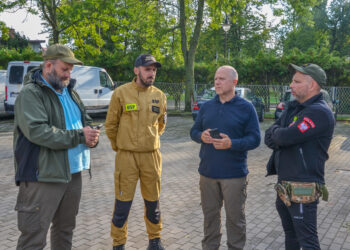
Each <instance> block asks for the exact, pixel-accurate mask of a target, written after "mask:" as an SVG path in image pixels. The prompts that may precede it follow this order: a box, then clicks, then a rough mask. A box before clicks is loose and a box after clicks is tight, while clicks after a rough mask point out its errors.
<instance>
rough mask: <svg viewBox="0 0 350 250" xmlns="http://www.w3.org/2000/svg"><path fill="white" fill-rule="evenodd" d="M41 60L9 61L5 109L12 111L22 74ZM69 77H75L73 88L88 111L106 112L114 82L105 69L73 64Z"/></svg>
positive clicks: (20, 84)
mask: <svg viewBox="0 0 350 250" xmlns="http://www.w3.org/2000/svg"><path fill="white" fill-rule="evenodd" d="M40 64H42V62H38V61H35V62H34V61H17V62H9V64H8V69H7V72H9V73H8V75H7V78H6V86H7V99H6V100H5V109H6V111H7V112H8V113H13V112H14V105H15V101H16V97H17V95H18V93H19V91H20V90H21V88H22V82H23V78H24V75H25V74H26V73H27V72H28V71H29V70H31V69H32V68H33V67H37V66H39V65H40ZM71 78H73V79H76V84H75V87H74V89H75V90H76V91H77V92H78V94H79V96H80V98H81V99H82V101H83V103H84V105H85V107H86V109H87V112H88V113H99V112H107V110H108V105H109V101H110V99H111V97H112V94H113V90H114V83H113V81H112V80H111V77H110V76H109V75H108V73H107V72H106V70H105V69H102V68H99V67H92V66H80V65H75V66H74V68H73V70H72V73H71Z"/></svg>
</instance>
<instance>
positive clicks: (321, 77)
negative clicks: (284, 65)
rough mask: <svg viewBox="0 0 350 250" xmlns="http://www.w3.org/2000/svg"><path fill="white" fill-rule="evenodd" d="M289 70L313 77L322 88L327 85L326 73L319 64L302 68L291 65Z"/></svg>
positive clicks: (306, 65)
mask: <svg viewBox="0 0 350 250" xmlns="http://www.w3.org/2000/svg"><path fill="white" fill-rule="evenodd" d="M289 69H290V70H291V71H298V72H300V73H303V74H305V75H309V76H311V77H312V78H313V79H314V80H315V81H316V82H317V83H318V85H320V86H322V85H325V84H326V83H327V75H326V72H324V70H323V69H322V68H321V67H320V66H318V65H317V64H313V63H308V64H304V65H302V66H297V65H295V64H292V63H291V64H289Z"/></svg>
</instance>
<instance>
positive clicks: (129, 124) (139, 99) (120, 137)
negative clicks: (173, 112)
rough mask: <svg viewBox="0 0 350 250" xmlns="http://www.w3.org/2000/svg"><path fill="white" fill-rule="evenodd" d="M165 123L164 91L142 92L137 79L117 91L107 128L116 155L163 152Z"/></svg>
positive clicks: (147, 89)
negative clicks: (120, 151) (116, 152)
mask: <svg viewBox="0 0 350 250" xmlns="http://www.w3.org/2000/svg"><path fill="white" fill-rule="evenodd" d="M165 123H166V96H165V94H164V93H163V92H162V91H161V90H160V89H158V88H156V87H154V86H150V87H148V88H140V87H139V86H138V85H137V84H136V82H135V79H134V80H133V81H132V82H130V83H126V84H124V85H122V86H120V87H118V88H117V89H115V90H114V93H113V95H112V98H111V102H110V104H109V108H108V113H107V118H106V124H105V126H106V134H107V136H108V138H109V140H110V141H111V144H112V148H113V150H114V151H117V150H118V149H121V150H128V151H136V152H150V151H153V150H156V149H159V148H160V140H159V137H160V135H161V134H162V133H163V132H164V129H165Z"/></svg>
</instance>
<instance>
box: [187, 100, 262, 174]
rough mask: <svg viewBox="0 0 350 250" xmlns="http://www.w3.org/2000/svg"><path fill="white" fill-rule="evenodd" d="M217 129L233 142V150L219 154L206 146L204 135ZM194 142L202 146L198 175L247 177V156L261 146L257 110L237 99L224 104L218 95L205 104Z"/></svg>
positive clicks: (195, 129) (201, 110)
mask: <svg viewBox="0 0 350 250" xmlns="http://www.w3.org/2000/svg"><path fill="white" fill-rule="evenodd" d="M208 128H209V129H213V128H217V129H218V130H219V131H220V132H221V133H224V134H226V135H228V137H229V138H231V143H232V146H231V148H230V149H225V150H217V149H215V148H214V146H213V145H212V144H206V143H203V142H202V140H201V134H202V132H203V131H204V130H206V129H208ZM190 134H191V138H192V140H194V141H196V142H198V143H201V144H202V145H201V149H200V153H199V157H200V159H201V161H200V164H199V169H198V171H199V173H200V174H201V175H204V176H206V177H209V178H241V177H244V176H246V175H247V174H248V167H247V153H248V151H249V150H252V149H254V148H256V147H258V146H259V144H260V129H259V121H258V117H257V115H256V111H255V109H254V106H253V105H252V104H251V103H250V102H248V101H246V100H245V99H243V98H241V97H239V96H235V97H234V98H232V99H231V100H230V101H228V102H225V103H221V102H220V99H219V96H218V95H216V96H215V97H214V98H213V99H212V100H210V101H208V102H206V103H204V104H203V105H202V106H201V108H200V110H199V113H198V115H197V119H196V121H195V123H194V125H193V127H192V129H191V132H190Z"/></svg>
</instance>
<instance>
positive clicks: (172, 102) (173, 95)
mask: <svg viewBox="0 0 350 250" xmlns="http://www.w3.org/2000/svg"><path fill="white" fill-rule="evenodd" d="M120 84H123V82H118V83H117V85H120ZM154 85H155V86H156V87H158V88H159V89H161V90H162V91H163V92H164V93H165V94H166V95H167V98H168V110H184V109H185V84H184V83H165V82H156V83H155V84H154ZM238 86H239V87H246V88H250V89H251V91H252V92H253V94H254V95H255V96H257V97H260V98H261V99H262V101H263V102H264V104H265V112H273V111H274V109H275V108H276V106H277V104H278V103H279V102H280V100H281V98H282V97H283V95H284V94H285V92H286V91H287V90H288V89H289V86H288V85H247V84H239V85H238ZM212 87H213V84H195V86H194V96H193V99H194V100H196V99H197V97H198V96H201V95H202V93H203V92H204V90H205V89H210V88H212ZM324 89H325V90H326V91H327V92H328V93H329V96H330V97H331V99H332V101H333V103H334V105H335V109H336V112H337V113H338V114H350V87H332V86H326V87H324Z"/></svg>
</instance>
